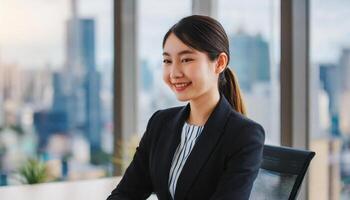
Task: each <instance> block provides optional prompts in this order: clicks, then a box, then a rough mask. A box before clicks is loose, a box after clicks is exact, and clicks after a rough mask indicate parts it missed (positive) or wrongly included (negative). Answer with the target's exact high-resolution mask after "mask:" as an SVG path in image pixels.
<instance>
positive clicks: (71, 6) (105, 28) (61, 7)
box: [0, 0, 113, 185]
mask: <svg viewBox="0 0 350 200" xmlns="http://www.w3.org/2000/svg"><path fill="white" fill-rule="evenodd" d="M112 3H113V1H111V0H103V1H92V0H81V1H76V0H60V1H44V0H38V1H22V0H0V4H1V6H0V27H1V32H0V49H1V51H0V127H1V128H0V173H1V181H0V185H12V184H19V183H21V182H25V180H26V179H25V178H24V176H21V175H23V173H21V169H22V168H23V167H24V166H27V167H30V166H29V165H28V162H27V161H28V159H29V158H31V159H35V160H37V161H40V162H42V163H44V164H45V165H46V167H47V168H48V173H46V175H47V176H48V178H47V179H46V180H45V181H56V180H76V179H86V178H98V177H104V176H108V175H111V173H112V168H113V166H112V162H110V161H111V158H112V150H113V146H112V145H113V144H112V141H113V139H112V138H113V136H112V130H113V124H112V121H113V120H112V110H113V109H112V96H113V94H112V70H113V68H112V66H113V49H112V48H113V46H112V45H113V41H112V40H113V38H112V37H113V32H112V31H113V26H112V25H113V24H112V21H113V10H112V9H113V4H112ZM35 166H37V165H31V167H32V168H34V167H35ZM27 178H28V177H27ZM38 181H40V180H38Z"/></svg>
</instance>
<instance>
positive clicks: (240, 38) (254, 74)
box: [229, 31, 270, 91]
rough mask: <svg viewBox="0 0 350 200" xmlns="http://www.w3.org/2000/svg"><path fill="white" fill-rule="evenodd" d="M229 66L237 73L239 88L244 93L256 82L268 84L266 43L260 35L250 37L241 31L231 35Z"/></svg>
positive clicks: (268, 64) (268, 54)
mask: <svg viewBox="0 0 350 200" xmlns="http://www.w3.org/2000/svg"><path fill="white" fill-rule="evenodd" d="M229 66H230V67H231V68H232V69H233V70H234V71H235V72H236V73H237V77H238V81H239V83H240V86H241V87H242V89H244V90H246V91H247V90H251V89H252V85H253V84H254V83H256V82H269V81H270V53H269V45H268V43H267V42H266V41H265V40H264V39H263V38H262V37H261V36H260V35H257V36H251V35H248V34H246V33H244V32H242V31H240V32H238V33H237V34H234V35H232V36H231V37H230V63H229Z"/></svg>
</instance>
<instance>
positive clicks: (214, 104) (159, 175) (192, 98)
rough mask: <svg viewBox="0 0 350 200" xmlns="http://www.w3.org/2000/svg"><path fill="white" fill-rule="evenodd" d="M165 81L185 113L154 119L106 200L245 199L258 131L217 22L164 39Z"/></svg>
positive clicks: (194, 19)
mask: <svg viewBox="0 0 350 200" xmlns="http://www.w3.org/2000/svg"><path fill="white" fill-rule="evenodd" d="M163 58H164V61H163V79H164V82H165V83H166V84H167V85H168V86H169V87H170V89H171V90H172V91H173V92H174V93H175V95H176V98H177V99H178V100H179V101H189V103H188V104H187V105H186V106H182V107H174V108H169V109H164V110H159V111H157V112H155V113H154V114H153V115H152V117H151V118H150V120H149V122H148V125H147V128H146V131H145V133H144V135H143V137H142V139H141V141H140V144H139V146H138V148H137V149H136V153H135V155H134V158H133V160H132V162H131V164H130V165H129V167H128V168H127V170H126V172H125V174H124V176H123V178H122V180H121V181H120V183H119V184H118V186H117V187H116V189H114V190H113V191H112V194H111V195H110V196H109V197H108V199H109V200H117V199H118V200H119V199H133V200H134V199H135V200H138V199H147V198H148V197H149V195H150V194H151V193H155V194H156V195H157V197H158V199H159V200H168V199H174V200H184V199H188V200H205V199H212V200H214V199H221V200H223V199H227V200H228V199H234V200H241V199H249V195H250V192H251V189H252V185H253V182H254V180H255V178H256V176H257V173H258V170H259V167H260V164H261V161H262V151H263V145H264V138H265V136H264V130H263V128H262V127H261V126H260V125H259V124H258V123H256V122H254V121H252V120H250V119H248V118H247V117H245V114H246V111H245V107H244V102H243V100H242V95H241V93H240V89H239V86H238V82H237V80H236V78H235V76H234V74H233V73H232V71H231V70H230V69H229V68H228V66H227V65H228V63H229V59H230V53H229V45H228V38H227V35H226V33H225V31H224V29H223V27H222V26H221V25H220V23H219V22H217V21H216V20H214V19H212V18H210V17H207V16H200V15H193V16H189V17H186V18H183V19H181V20H180V21H179V22H178V23H176V24H175V25H174V26H173V27H171V28H170V30H169V31H168V32H167V33H166V34H165V36H164V39H163Z"/></svg>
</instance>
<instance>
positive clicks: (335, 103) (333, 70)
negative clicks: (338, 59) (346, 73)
mask: <svg viewBox="0 0 350 200" xmlns="http://www.w3.org/2000/svg"><path fill="white" fill-rule="evenodd" d="M319 67H320V69H319V80H320V81H321V87H322V89H323V90H324V91H326V93H327V94H328V97H329V107H328V110H329V113H330V115H331V116H330V117H331V133H332V135H333V136H339V135H340V128H339V103H340V100H339V99H340V82H339V77H340V74H339V66H337V65H335V64H320V65H319Z"/></svg>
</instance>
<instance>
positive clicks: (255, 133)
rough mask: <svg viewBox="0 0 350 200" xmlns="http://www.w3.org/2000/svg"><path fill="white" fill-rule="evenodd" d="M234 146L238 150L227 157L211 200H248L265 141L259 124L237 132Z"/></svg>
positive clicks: (250, 125)
mask: <svg viewBox="0 0 350 200" xmlns="http://www.w3.org/2000/svg"><path fill="white" fill-rule="evenodd" d="M239 132H240V134H239V136H238V137H239V138H237V137H236V138H235V140H236V142H234V144H235V145H239V146H240V148H239V149H238V150H237V151H235V152H233V153H232V154H231V155H229V157H228V160H227V163H226V166H225V170H224V172H223V174H222V175H221V177H220V179H219V183H218V185H217V188H216V190H215V192H214V194H213V196H212V197H211V200H231V199H235V200H248V199H249V196H250V193H251V190H252V186H253V183H254V180H255V179H256V177H257V174H258V171H259V168H260V165H261V162H262V154H263V147H264V140H265V132H264V129H263V128H262V127H261V126H260V125H259V124H249V125H248V126H245V127H244V128H242V130H240V131H239Z"/></svg>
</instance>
